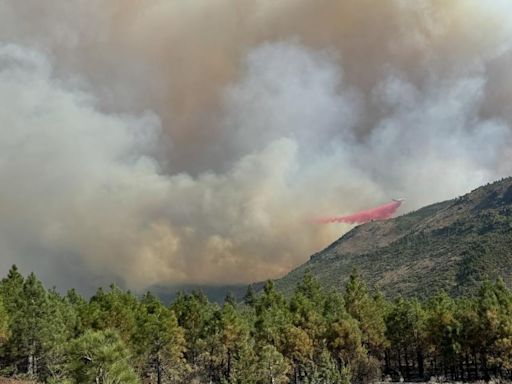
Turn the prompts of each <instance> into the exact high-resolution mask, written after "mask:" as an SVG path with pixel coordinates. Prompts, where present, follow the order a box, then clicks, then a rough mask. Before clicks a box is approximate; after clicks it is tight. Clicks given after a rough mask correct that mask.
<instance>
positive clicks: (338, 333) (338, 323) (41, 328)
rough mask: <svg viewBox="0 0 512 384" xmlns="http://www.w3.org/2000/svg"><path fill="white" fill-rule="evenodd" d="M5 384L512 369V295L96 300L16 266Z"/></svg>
mask: <svg viewBox="0 0 512 384" xmlns="http://www.w3.org/2000/svg"><path fill="white" fill-rule="evenodd" d="M0 292H1V295H0V297H1V304H0V369H1V372H2V374H3V376H6V377H17V378H26V379H35V380H38V381H40V382H45V383H102V384H105V383H124V384H129V383H240V384H242V383H244V384H245V383H249V384H250V383H254V384H259V383H261V384H267V383H294V384H298V383H310V384H313V383H348V382H355V383H364V382H370V381H372V380H376V379H380V378H381V377H382V376H386V375H389V376H390V377H391V378H393V379H400V378H401V377H405V379H428V378H429V377H431V376H444V377H447V378H451V379H459V380H473V379H477V378H488V377H491V376H501V377H505V378H509V376H510V372H511V371H510V370H511V369H512V293H511V292H510V291H509V290H507V288H506V287H505V285H504V283H503V282H502V281H497V282H496V283H492V284H491V283H484V284H483V285H482V286H481V287H480V288H479V290H478V293H477V294H476V295H474V296H473V297H471V298H465V299H452V298H450V297H449V296H448V295H447V294H445V293H442V292H441V293H439V294H437V295H436V296H434V297H432V298H431V299H430V300H428V301H420V300H418V299H399V300H396V301H393V302H389V301H387V300H386V299H384V297H383V296H381V295H376V296H373V295H371V294H370V293H369V291H368V289H367V287H366V284H365V282H364V281H363V280H362V279H361V277H360V276H359V275H358V274H357V273H356V272H354V273H352V274H351V276H350V278H349V279H348V283H347V285H346V287H345V288H344V290H343V293H339V292H335V291H327V290H324V289H323V288H321V286H320V285H319V284H318V282H317V281H316V280H315V279H314V278H313V277H312V275H310V274H306V275H305V276H304V278H303V280H302V281H301V282H300V283H299V284H298V285H297V287H296V290H295V292H294V294H293V295H292V296H291V297H290V298H289V299H288V300H287V299H285V297H284V296H282V295H281V294H280V293H279V292H278V291H276V289H275V287H274V285H273V283H272V282H271V281H269V282H267V283H266V285H265V287H264V289H263V291H262V292H261V294H258V295H256V294H255V293H254V290H252V289H251V288H250V287H249V288H248V290H247V293H246V295H245V297H244V301H243V302H242V303H236V302H235V301H234V300H233V298H232V297H230V296H228V297H226V299H225V301H224V303H223V304H222V305H217V304H212V303H210V302H208V300H207V299H206V297H205V296H204V295H203V294H201V293H200V292H195V293H192V294H189V295H178V297H177V298H176V299H175V301H174V302H173V303H172V304H171V305H170V306H165V305H163V304H162V303H161V302H160V301H159V300H158V299H157V298H156V297H155V296H153V295H152V294H150V293H147V294H146V295H144V296H142V297H136V296H134V295H133V294H132V293H130V292H124V291H122V290H120V289H119V288H117V287H115V286H112V287H110V289H108V290H103V289H99V290H98V291H97V293H96V294H95V295H94V296H93V297H92V298H91V299H90V300H85V299H84V298H83V297H81V296H80V295H79V294H77V292H75V291H74V290H71V291H69V292H68V293H67V294H66V295H61V294H59V293H57V292H56V291H54V290H46V289H45V288H44V287H43V285H42V284H41V282H40V281H39V280H38V279H37V278H36V276H35V275H34V274H30V275H29V276H27V277H23V276H22V275H21V274H20V273H19V272H18V271H17V269H16V267H13V268H12V269H11V270H10V272H9V274H8V276H7V277H6V278H4V279H3V280H2V281H1V283H0Z"/></svg>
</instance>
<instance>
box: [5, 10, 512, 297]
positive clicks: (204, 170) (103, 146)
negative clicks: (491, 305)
mask: <svg viewBox="0 0 512 384" xmlns="http://www.w3.org/2000/svg"><path fill="white" fill-rule="evenodd" d="M511 16H512V6H511V5H509V2H508V1H493V2H492V3H488V2H486V3H485V4H484V3H483V2H481V1H479V0H474V1H473V0H467V1H453V2H439V1H434V0H432V1H427V0H425V1H415V2H409V1H399V0H389V1H381V2H375V1H370V0H368V1H366V0H351V1H345V0H343V1H341V0H340V1H336V0H335V1H313V0H299V1H295V0H294V1H291V0H290V1H282V2H279V3H276V2H275V1H270V0H263V1H258V2H254V1H251V0H237V1H233V0H212V1H193V2H192V1H187V2H180V1H162V0H148V1H144V2H141V1H135V0H133V1H132V0H109V1H103V0H102V1H100V0H73V1H67V2H62V1H45V2H41V1H38V0H26V1H23V2H19V1H4V2H0V42H2V43H1V45H0V101H1V103H0V121H1V122H2V124H1V125H0V134H1V137H2V139H1V140H0V180H1V183H2V189H1V190H0V252H1V254H2V258H1V259H0V272H5V271H6V270H7V268H8V267H9V266H10V264H12V263H17V264H18V265H19V266H20V267H21V268H22V270H24V271H29V270H36V271H37V272H38V273H39V274H40V275H41V276H42V277H43V278H44V280H45V281H46V282H47V283H50V284H56V285H57V286H58V287H60V288H67V287H69V286H76V285H80V287H81V288H82V289H84V290H87V289H88V288H90V287H92V286H95V285H97V284H106V283H108V282H110V281H112V280H115V281H116V282H118V283H121V284H123V285H125V286H128V287H132V288H134V289H141V288H144V287H146V286H149V285H152V284H164V285H165V284H181V283H238V282H248V281H254V280H260V279H265V278H269V277H278V276H280V275H282V274H284V273H286V272H287V271H288V270H289V269H291V268H292V267H294V266H296V265H298V264H300V263H301V262H303V261H304V260H306V259H307V257H308V255H309V254H311V253H312V252H314V251H317V250H318V249H320V248H322V247H323V246H325V245H327V244H328V243H329V242H330V241H332V240H334V239H335V238H337V237H338V236H339V235H340V234H341V233H342V232H343V231H346V230H347V229H348V228H350V226H349V225H346V224H340V225H333V226H314V225H311V224H310V223H309V221H308V219H309V218H310V217H312V216H314V215H316V214H317V213H318V212H319V211H320V214H326V215H327V214H331V213H332V212H339V213H340V214H342V215H343V214H349V213H351V212H354V211H357V210H359V209H364V208H366V207H368V206H374V205H376V204H378V203H379V202H380V201H385V200H387V199H389V198H390V197H392V196H406V197H407V201H406V202H405V203H404V209H405V211H407V210H410V209H414V208H418V207H419V206H421V205H424V204H427V203H431V202H434V201H438V200H441V199H446V198H451V197H454V196H457V195H459V194H462V193H464V192H466V191H467V190H469V189H471V188H473V187H476V186H477V185H479V184H482V183H485V182H487V181H490V180H492V179H495V178H499V177H502V176H506V175H510V174H512V151H511V150H510V148H511V144H512V130H511V124H512V112H511V108H510V105H511V103H512V96H511V95H510V92H509V89H510V87H511V86H512V76H510V73H509V72H510V71H509V68H510V66H511V65H512V49H511V43H512V39H511V38H512V17H511ZM20 20H23V21H24V22H20Z"/></svg>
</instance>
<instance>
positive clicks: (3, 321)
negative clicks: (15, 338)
mask: <svg viewBox="0 0 512 384" xmlns="http://www.w3.org/2000/svg"><path fill="white" fill-rule="evenodd" d="M8 335H9V315H8V314H7V309H6V308H5V306H4V301H3V299H2V296H0V346H1V345H3V344H4V343H5V342H6V341H7V338H8Z"/></svg>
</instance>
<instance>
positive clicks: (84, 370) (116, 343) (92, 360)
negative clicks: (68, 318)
mask: <svg viewBox="0 0 512 384" xmlns="http://www.w3.org/2000/svg"><path fill="white" fill-rule="evenodd" d="M130 357H131V356H130V352H129V350H128V349H127V347H126V346H125V344H124V343H123V341H122V339H121V337H120V336H119V335H118V334H117V332H115V331H113V330H106V331H93V330H88V331H86V332H85V333H84V334H83V335H82V336H80V337H79V338H78V339H76V340H74V341H73V342H71V344H70V346H69V351H68V365H67V370H68V373H69V377H70V379H71V382H72V383H76V384H82V383H96V384H136V383H139V382H140V380H139V379H138V378H137V375H136V374H135V371H134V370H133V368H132V367H131V364H130Z"/></svg>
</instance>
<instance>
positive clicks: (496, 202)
mask: <svg viewBox="0 0 512 384" xmlns="http://www.w3.org/2000/svg"><path fill="white" fill-rule="evenodd" d="M353 268H357V269H358V270H359V271H360V272H361V273H362V275H363V276H364V277H365V278H366V279H367V281H368V282H369V284H370V285H371V286H372V287H373V288H377V289H379V290H381V291H382V292H383V293H384V294H385V295H387V296H396V295H399V294H400V295H403V296H411V295H418V296H425V295H431V294H433V293H435V292H436V291H437V290H439V289H445V290H446V291H448V292H449V293H451V294H453V295H461V294H465V293H469V292H471V291H473V290H474V289H475V288H476V287H477V286H478V284H479V283H480V282H481V281H482V280H484V279H486V278H489V279H494V278H496V277H498V276H502V277H503V278H504V279H505V282H506V283H507V285H508V286H511V285H512V178H506V179H503V180H500V181H497V182H495V183H492V184H488V185H486V186H483V187H480V188H478V189H476V190H474V191H472V192H470V193H468V194H466V195H464V196H461V197H459V198H456V199H454V200H449V201H445V202H441V203H437V204H433V205H430V206H427V207H424V208H421V209H419V210H417V211H415V212H411V213H409V214H406V215H403V216H400V217H397V218H394V219H390V220H386V221H374V222H370V223H366V224H363V225H360V226H357V227H355V228H354V229H353V230H351V231H350V232H348V233H346V234H345V235H344V236H343V237H341V238H340V239H339V240H337V241H336V242H334V243H333V244H331V245H330V246H329V247H327V248H326V249H325V250H323V251H321V252H318V253H316V254H314V255H313V256H311V258H310V260H309V261H308V262H306V263H305V264H303V265H302V266H300V267H298V268H297V269H295V270H293V271H292V272H290V273H289V274H288V275H286V276H285V277H283V278H282V279H279V280H278V281H277V282H276V285H277V287H278V288H280V289H281V290H283V291H285V292H290V291H291V290H292V289H293V287H294V286H295V284H296V283H297V281H299V280H300V279H301V278H302V275H303V274H304V272H305V271H306V270H309V271H311V273H313V274H314V275H315V276H316V277H317V278H318V279H319V281H320V282H321V283H322V284H324V285H326V286H331V287H334V288H336V289H342V288H343V286H344V283H345V281H346V279H347V277H348V276H349V274H350V272H351V271H352V269H353Z"/></svg>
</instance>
